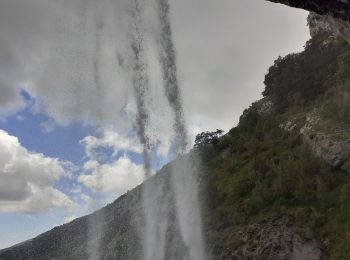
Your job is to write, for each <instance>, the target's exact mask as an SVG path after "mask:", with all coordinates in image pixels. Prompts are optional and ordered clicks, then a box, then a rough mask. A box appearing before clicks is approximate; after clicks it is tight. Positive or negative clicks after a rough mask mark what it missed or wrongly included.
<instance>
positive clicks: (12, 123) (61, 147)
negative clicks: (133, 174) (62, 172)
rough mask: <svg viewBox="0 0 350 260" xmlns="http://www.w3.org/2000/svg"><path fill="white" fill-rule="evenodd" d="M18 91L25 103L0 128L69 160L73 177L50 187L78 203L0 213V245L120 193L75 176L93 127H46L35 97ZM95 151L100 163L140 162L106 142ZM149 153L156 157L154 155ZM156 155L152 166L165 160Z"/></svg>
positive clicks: (28, 146)
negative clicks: (110, 192)
mask: <svg viewBox="0 0 350 260" xmlns="http://www.w3.org/2000/svg"><path fill="white" fill-rule="evenodd" d="M20 95H21V97H22V98H23V100H24V103H25V107H24V109H22V110H20V111H18V112H17V113H16V114H14V115H12V116H9V117H7V118H6V119H3V120H1V121H0V129H1V130H3V131H5V132H6V133H7V134H8V135H10V136H13V137H17V138H18V140H19V142H20V144H21V146H23V147H25V148H26V149H27V150H29V152H31V153H41V154H43V155H45V157H51V158H58V159H59V160H62V162H70V163H71V164H72V165H74V169H73V170H71V169H70V171H72V175H73V176H74V177H71V176H69V177H61V178H59V179H58V180H57V181H56V182H55V183H54V187H55V188H57V189H58V190H60V191H62V192H64V193H65V194H67V195H69V196H71V197H74V196H75V197H76V198H75V202H77V203H78V205H79V206H78V207H77V208H75V209H68V210H67V209H65V208H52V209H48V210H44V211H42V212H36V213H35V214H23V213H22V212H2V213H0V230H1V235H0V248H3V247H6V246H10V245H12V244H14V243H18V242H20V241H22V240H24V239H29V238H31V237H33V236H36V235H38V234H40V233H42V232H44V231H46V230H48V229H50V228H52V227H54V226H56V225H61V224H63V223H65V222H66V221H68V220H71V219H73V218H75V217H79V216H81V215H84V214H87V213H89V212H91V211H92V210H94V209H96V207H98V206H102V205H104V204H106V203H109V202H111V201H112V200H113V199H115V198H116V197H117V196H118V195H121V194H114V195H117V196H116V197H111V196H108V194H105V193H103V192H102V193H99V192H97V193H96V192H93V191H92V190H91V189H90V188H88V187H86V186H84V185H83V184H82V183H80V182H79V181H78V180H77V178H78V177H79V175H80V174H82V173H83V172H85V170H84V163H86V162H87V161H89V159H91V158H89V157H88V156H87V154H86V151H85V146H84V143H82V140H83V139H84V138H85V137H87V136H94V135H96V134H97V131H96V129H95V128H93V127H91V126H89V125H87V124H84V123H81V122H80V123H79V122H73V123H70V124H69V125H67V126H60V125H55V124H53V125H52V126H50V129H49V130H48V129H47V127H45V126H44V124H45V123H46V122H53V123H54V120H53V119H52V118H50V117H49V116H47V115H45V114H43V113H40V112H37V111H36V109H35V106H36V100H35V98H33V97H32V96H30V94H29V93H27V92H26V91H24V90H22V91H21V92H20ZM95 151H96V152H97V153H98V154H101V155H103V156H101V157H99V158H98V159H99V162H100V163H101V164H110V163H112V162H114V161H116V160H118V159H119V158H120V157H123V156H125V155H126V156H128V158H130V160H131V161H132V162H133V163H135V164H137V165H140V164H142V156H141V154H140V153H137V152H133V151H128V150H119V151H117V153H115V154H114V155H112V154H113V148H112V147H109V146H98V147H96V149H95ZM153 156H155V157H157V156H156V155H153ZM157 158H158V159H159V160H156V158H154V159H155V160H154V161H155V165H154V167H155V169H156V168H159V167H160V166H162V165H163V164H164V163H166V162H167V160H168V158H167V157H157ZM69 168H71V166H69ZM78 188H79V191H74V189H78ZM72 190H73V191H72ZM125 191H126V190H125ZM81 194H86V196H89V197H90V198H91V199H96V198H99V200H100V201H97V202H96V203H97V204H93V205H90V204H89V203H88V202H86V201H84V199H82V198H81V197H79V195H81ZM98 194H99V195H98ZM101 194H102V197H101ZM101 198H103V199H101Z"/></svg>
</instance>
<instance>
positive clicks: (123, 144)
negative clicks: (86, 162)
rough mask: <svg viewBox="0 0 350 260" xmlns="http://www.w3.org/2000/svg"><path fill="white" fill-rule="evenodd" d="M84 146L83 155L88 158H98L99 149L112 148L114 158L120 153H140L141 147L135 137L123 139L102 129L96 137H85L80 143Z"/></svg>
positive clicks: (110, 130) (109, 130) (108, 130)
mask: <svg viewBox="0 0 350 260" xmlns="http://www.w3.org/2000/svg"><path fill="white" fill-rule="evenodd" d="M81 143H82V144H84V146H85V153H86V155H87V156H88V157H89V158H96V157H99V151H98V149H100V148H112V149H113V154H112V156H115V155H117V154H118V152H120V151H130V152H135V153H141V152H142V147H141V146H140V144H139V142H138V140H137V139H136V138H135V137H123V136H121V135H120V134H118V133H117V132H114V131H113V130H112V129H104V130H103V131H102V134H101V135H100V136H98V137H96V136H87V137H85V138H84V139H83V140H82V141H81Z"/></svg>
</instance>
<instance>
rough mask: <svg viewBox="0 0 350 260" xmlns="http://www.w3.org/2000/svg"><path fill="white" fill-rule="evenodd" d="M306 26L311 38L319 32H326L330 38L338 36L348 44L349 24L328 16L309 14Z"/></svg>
mask: <svg viewBox="0 0 350 260" xmlns="http://www.w3.org/2000/svg"><path fill="white" fill-rule="evenodd" d="M308 25H309V28H310V35H311V36H312V37H313V36H315V35H316V34H317V33H319V32H320V31H326V32H328V33H330V34H331V35H332V36H334V37H338V36H340V37H342V38H343V39H345V40H346V41H348V42H349V43H350V22H346V21H344V20H341V19H337V18H334V17H332V16H330V15H319V14H316V13H310V15H309V17H308Z"/></svg>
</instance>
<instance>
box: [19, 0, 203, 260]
mask: <svg viewBox="0 0 350 260" xmlns="http://www.w3.org/2000/svg"><path fill="white" fill-rule="evenodd" d="M16 1H18V2H22V3H25V2H26V1H31V2H33V3H34V4H35V6H38V7H39V6H41V5H43V2H42V1H40V0H16ZM44 2H45V3H44V4H46V5H48V6H49V9H50V10H54V11H52V12H53V13H55V12H58V13H57V16H56V17H54V18H53V17H51V16H50V15H47V16H45V19H48V21H49V22H48V25H47V27H46V25H45V24H44V26H43V28H42V30H43V31H44V32H43V35H45V33H46V34H48V35H49V37H46V35H45V36H43V37H45V38H48V43H47V44H46V45H45V46H44V45H43V46H42V47H41V49H39V48H38V52H40V53H41V54H43V55H44V56H45V59H43V60H44V61H42V60H40V61H39V60H37V59H35V55H33V57H30V56H28V59H27V60H28V61H30V62H28V65H27V64H26V66H25V67H26V68H28V74H30V73H32V74H33V75H34V76H33V78H35V80H34V81H35V83H36V84H34V85H42V86H45V88H44V89H43V91H42V93H44V94H43V95H45V93H46V92H53V93H57V95H60V97H61V96H63V98H62V97H61V98H54V99H50V100H49V101H48V102H50V105H49V106H47V107H46V108H45V109H47V111H46V112H47V113H48V114H49V115H50V116H52V118H55V119H57V121H58V122H59V123H62V124H67V123H68V122H71V121H74V120H75V119H76V118H74V117H73V116H71V115H76V117H77V118H79V120H82V121H84V122H88V124H90V125H95V126H96V128H97V129H99V127H100V128H101V126H103V125H105V124H106V122H109V123H110V122H113V124H114V125H118V120H122V119H124V120H125V118H121V117H118V116H116V115H117V114H118V113H119V112H120V111H121V110H122V109H124V107H122V106H123V105H121V103H122V102H123V101H125V99H128V98H129V97H130V96H131V97H132V98H133V100H134V104H135V111H134V112H133V114H132V115H133V121H134V124H133V126H134V128H133V130H134V132H135V133H136V134H137V137H138V139H139V141H140V143H141V144H142V148H143V152H142V155H143V163H144V172H145V176H146V178H152V174H153V167H152V163H153V162H152V152H154V150H155V147H156V145H157V144H156V142H159V141H160V140H156V138H154V136H158V135H160V134H161V133H160V132H157V130H155V129H158V128H157V127H154V120H152V117H153V114H152V113H154V111H155V110H157V111H162V112H164V114H165V113H167V114H169V115H167V116H166V118H168V120H169V121H168V122H166V124H167V125H169V126H170V127H169V128H171V129H170V132H171V135H172V138H171V139H172V141H171V148H170V157H171V159H174V161H173V162H172V163H171V167H170V169H171V173H170V176H171V177H170V182H171V185H170V189H171V190H169V191H165V186H164V185H163V184H162V183H161V182H153V181H146V183H145V185H143V190H142V203H143V213H144V214H143V215H144V227H140V228H139V229H140V230H139V232H140V234H139V237H140V238H141V239H142V240H143V241H142V245H143V258H144V260H163V259H166V257H167V252H166V251H167V246H168V245H167V244H166V243H167V241H168V238H167V236H169V234H168V231H169V225H170V222H171V221H174V219H175V222H176V223H175V225H176V229H177V230H178V233H179V237H180V238H179V239H180V240H181V243H182V244H184V247H185V248H186V252H187V253H186V254H187V256H186V259H191V260H205V259H206V255H205V249H204V245H203V239H202V230H201V212H200V207H199V199H198V191H197V182H196V175H197V173H198V171H199V170H200V166H199V160H197V159H196V160H194V158H191V159H189V157H188V156H185V155H183V154H184V153H185V152H186V150H187V146H188V142H187V141H188V136H187V129H186V123H185V119H184V110H183V106H182V100H181V91H180V86H179V81H178V75H177V74H178V72H177V61H176V51H175V46H174V42H173V35H172V29H171V19H170V5H169V3H168V0H52V1H47V2H46V1H44ZM56 10H59V11H56ZM49 23H52V24H53V27H54V28H55V29H54V30H52V26H51V28H50V26H49ZM45 30H47V31H45ZM51 34H52V35H51ZM50 35H51V37H50ZM28 37H30V35H28ZM51 53H54V54H55V55H52V54H51ZM25 55H29V54H27V53H26V54H25ZM46 55H47V57H46ZM50 55H52V56H54V57H50ZM25 57H27V56H25ZM30 58H31V59H30ZM157 69H158V70H159V71H158V73H155V71H157ZM53 77H54V78H55V80H52V78H53ZM155 78H156V79H155ZM155 82H158V83H159V85H160V86H161V87H160V88H157V87H156V85H157V84H156V83H155ZM62 86H70V87H71V88H70V89H69V91H71V92H68V91H66V92H65V91H63V90H62V89H63V88H62ZM33 89H34V91H33V92H34V95H35V87H33ZM155 89H158V92H157V93H156V94H155V93H154V90H155ZM152 91H153V92H152ZM71 93H73V96H74V97H72V95H71ZM87 93H89V95H87ZM47 96H50V97H51V96H55V95H52V93H50V95H47ZM155 99H164V101H163V102H164V104H165V105H164V107H161V106H158V107H157V104H158V103H157V102H153V101H154V100H155ZM124 105H125V104H124ZM111 107H113V108H115V110H113V109H110V108H111ZM158 131H159V130H158ZM177 157H180V158H181V160H180V159H176V158H177ZM89 159H91V160H94V161H96V162H98V163H100V161H99V158H89ZM97 171H98V169H97ZM164 192H168V193H169V194H171V195H172V201H170V200H169V199H168V198H165V197H164V196H163V193H164ZM168 197H169V196H168ZM101 203H102V200H101V201H98V202H97V205H99V204H101ZM170 204H172V205H173V206H174V207H175V212H174V210H173V208H172V207H170ZM174 214H175V217H174V218H172V219H170V217H171V215H174ZM104 218H105V216H103V214H102V212H99V213H98V214H94V215H93V217H92V218H91V219H90V221H89V223H88V226H89V231H88V235H89V239H88V245H87V254H88V255H89V259H91V260H92V259H94V260H96V259H100V258H101V254H102V252H100V250H99V248H100V244H101V241H100V240H101V238H102V237H103V228H102V225H101V223H103V219H104ZM172 225H174V224H172Z"/></svg>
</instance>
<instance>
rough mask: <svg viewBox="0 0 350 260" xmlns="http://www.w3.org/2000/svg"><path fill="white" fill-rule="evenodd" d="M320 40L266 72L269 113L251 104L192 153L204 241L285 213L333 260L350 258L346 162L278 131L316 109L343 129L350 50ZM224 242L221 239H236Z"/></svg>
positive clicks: (349, 90) (323, 38) (348, 169)
mask: <svg viewBox="0 0 350 260" xmlns="http://www.w3.org/2000/svg"><path fill="white" fill-rule="evenodd" d="M327 37H328V36H327V35H319V36H317V37H315V38H313V39H312V40H310V42H308V43H307V45H306V48H305V51H304V52H302V53H299V54H294V55H289V56H287V57H285V58H279V59H278V60H277V61H276V62H275V64H274V65H273V66H272V67H271V68H270V70H269V73H268V74H267V76H266V80H265V84H266V90H265V91H264V95H265V97H266V98H269V99H271V100H272V101H273V104H274V108H273V109H272V112H271V113H261V112H259V109H257V107H256V105H253V106H252V107H251V108H250V109H248V110H247V111H245V113H244V114H243V116H242V117H241V119H240V123H239V125H238V126H237V127H235V128H233V129H231V130H230V131H229V133H227V134H226V135H224V136H223V137H221V138H220V139H219V142H217V143H215V144H214V145H213V144H210V145H202V146H201V147H199V148H197V150H198V151H199V152H200V153H201V155H202V158H203V169H204V177H205V178H204V180H205V182H204V183H205V188H203V190H204V191H205V198H206V208H207V210H206V211H207V212H209V213H208V215H207V221H208V222H209V225H208V226H209V227H210V228H209V229H208V235H209V239H212V240H215V239H218V237H216V236H215V234H217V233H216V231H218V230H225V229H228V228H230V227H232V226H234V225H246V224H249V223H256V222H259V221H264V220H267V219H270V218H281V217H283V216H286V215H288V216H291V217H292V218H293V220H294V222H295V224H296V225H298V226H302V227H310V228H312V229H313V230H314V231H315V232H316V234H317V236H319V239H320V241H321V242H322V243H323V246H324V248H325V250H326V251H327V252H328V253H329V254H330V256H331V258H332V259H350V175H349V174H350V167H349V163H347V164H345V165H344V166H343V167H342V168H338V169H335V168H332V167H331V166H329V165H327V164H326V163H325V162H323V161H321V160H320V159H318V158H316V157H315V156H314V155H313V154H312V152H311V151H310V149H309V147H308V146H307V145H306V144H304V142H303V140H302V137H301V136H300V134H299V133H298V132H297V131H291V132H287V131H285V130H283V129H281V127H280V126H279V125H280V124H281V120H283V119H286V118H288V117H290V116H292V115H295V116H299V117H301V118H302V115H303V113H304V114H305V111H309V110H311V109H313V108H315V107H317V108H318V109H320V111H321V114H322V118H323V119H324V120H323V121H324V122H327V124H329V125H332V124H333V125H344V124H346V125H348V124H349V119H350V114H349V113H350V109H349V102H348V101H349V99H348V98H349V96H347V95H349V93H350V87H349V86H350V83H349V82H350V48H349V46H348V45H346V44H345V43H344V42H342V41H340V40H338V41H330V42H327V41H328V38H327ZM339 99H342V100H343V99H345V101H344V100H343V103H341V102H339ZM327 120H328V121H327ZM221 233H222V232H221ZM230 239H232V238H231V236H229V235H227V237H226V238H221V240H222V241H224V242H222V243H225V244H234V243H235V242H236V241H230Z"/></svg>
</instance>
